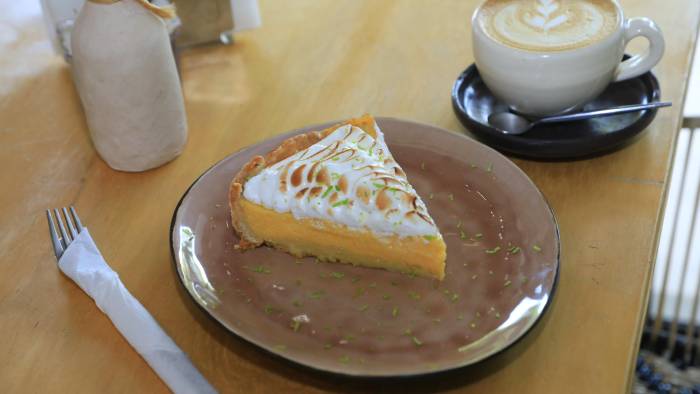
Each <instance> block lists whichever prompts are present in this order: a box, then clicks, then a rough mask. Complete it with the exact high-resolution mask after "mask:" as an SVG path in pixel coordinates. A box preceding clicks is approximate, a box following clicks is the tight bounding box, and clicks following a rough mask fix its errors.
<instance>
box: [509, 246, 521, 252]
mask: <svg viewBox="0 0 700 394" xmlns="http://www.w3.org/2000/svg"><path fill="white" fill-rule="evenodd" d="M508 251H509V252H510V254H518V253H519V252H520V246H513V247H512V248H510V249H509V250H508Z"/></svg>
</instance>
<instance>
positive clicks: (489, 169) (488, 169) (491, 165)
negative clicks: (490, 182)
mask: <svg viewBox="0 0 700 394" xmlns="http://www.w3.org/2000/svg"><path fill="white" fill-rule="evenodd" d="M491 171H493V163H489V165H488V167H486V172H491Z"/></svg>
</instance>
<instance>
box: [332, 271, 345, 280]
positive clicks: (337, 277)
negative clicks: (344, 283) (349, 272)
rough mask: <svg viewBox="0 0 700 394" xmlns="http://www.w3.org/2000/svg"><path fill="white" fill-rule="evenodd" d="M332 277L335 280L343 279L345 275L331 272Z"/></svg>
mask: <svg viewBox="0 0 700 394" xmlns="http://www.w3.org/2000/svg"><path fill="white" fill-rule="evenodd" d="M331 277H333V278H335V279H343V278H344V277H345V274H344V273H342V272H331Z"/></svg>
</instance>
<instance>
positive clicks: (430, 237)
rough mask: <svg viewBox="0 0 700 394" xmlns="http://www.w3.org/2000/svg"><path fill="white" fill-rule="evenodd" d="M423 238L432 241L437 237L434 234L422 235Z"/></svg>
mask: <svg viewBox="0 0 700 394" xmlns="http://www.w3.org/2000/svg"><path fill="white" fill-rule="evenodd" d="M423 238H425V239H427V240H428V241H432V240H434V239H435V238H437V237H436V236H434V235H424V236H423Z"/></svg>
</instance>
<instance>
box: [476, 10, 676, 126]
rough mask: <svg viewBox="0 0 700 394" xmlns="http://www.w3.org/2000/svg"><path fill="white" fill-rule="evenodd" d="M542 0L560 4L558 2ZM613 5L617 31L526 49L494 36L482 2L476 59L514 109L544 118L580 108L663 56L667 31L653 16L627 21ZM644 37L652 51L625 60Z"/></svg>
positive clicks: (488, 81)
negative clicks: (583, 41) (483, 19)
mask: <svg viewBox="0 0 700 394" xmlns="http://www.w3.org/2000/svg"><path fill="white" fill-rule="evenodd" d="M530 1H535V0H530ZM584 2H585V1H584ZM536 3H537V6H538V7H541V6H547V7H555V6H557V3H558V1H557V0H537V1H536ZM540 3H541V4H540ZM610 3H611V4H612V5H613V6H614V7H615V9H616V10H617V22H616V26H613V27H612V31H611V32H610V33H609V34H608V35H606V36H604V37H603V38H601V39H600V40H598V41H595V42H591V43H590V44H587V45H584V46H580V47H575V48H573V49H564V50H532V49H521V48H517V47H515V46H512V45H508V44H507V43H504V42H501V41H498V40H497V39H495V38H493V37H491V36H489V34H488V33H487V32H486V31H485V29H484V27H483V26H481V24H480V23H479V21H478V16H479V13H480V12H481V8H482V7H484V6H485V5H486V4H482V6H481V7H479V8H478V9H477V10H476V12H475V13H474V16H473V17H472V44H473V50H474V59H475V62H476V66H477V69H478V70H479V73H480V75H481V78H482V79H483V81H484V82H485V83H486V85H487V86H488V87H489V89H490V90H491V92H492V93H493V94H494V95H495V96H496V97H497V98H498V99H499V100H501V101H503V102H504V103H506V104H508V105H509V106H510V107H511V108H512V109H514V110H516V111H518V112H521V113H524V114H531V115H537V116H542V115H551V114H557V113H562V112H567V111H571V110H574V109H577V108H578V107H580V106H582V105H583V104H585V103H586V102H587V101H590V100H591V99H593V98H595V97H596V96H598V95H599V94H600V93H601V92H602V91H603V90H605V88H606V87H607V86H608V84H610V83H611V82H618V81H624V80H626V79H630V78H634V77H637V76H639V75H641V74H643V73H646V72H647V71H649V70H650V69H651V68H652V67H654V66H655V65H656V63H658V62H659V60H660V59H661V57H662V56H663V53H664V46H665V45H664V39H663V36H662V34H661V31H660V30H659V28H658V26H657V25H656V23H654V22H653V21H652V20H650V19H648V18H631V19H625V18H624V15H623V12H622V8H621V7H620V5H619V4H618V3H617V2H616V1H613V0H611V1H610ZM552 4H554V5H552ZM539 9H541V8H539ZM640 36H641V37H644V38H646V39H647V40H648V41H649V48H648V50H647V51H645V52H644V53H642V54H640V55H635V56H633V57H631V58H629V59H627V60H625V61H621V60H622V57H623V55H624V50H625V47H626V46H627V44H628V43H629V42H630V41H631V40H632V39H633V38H635V37H640Z"/></svg>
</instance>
